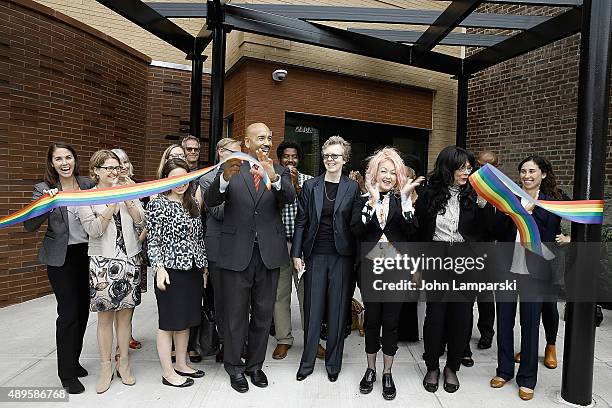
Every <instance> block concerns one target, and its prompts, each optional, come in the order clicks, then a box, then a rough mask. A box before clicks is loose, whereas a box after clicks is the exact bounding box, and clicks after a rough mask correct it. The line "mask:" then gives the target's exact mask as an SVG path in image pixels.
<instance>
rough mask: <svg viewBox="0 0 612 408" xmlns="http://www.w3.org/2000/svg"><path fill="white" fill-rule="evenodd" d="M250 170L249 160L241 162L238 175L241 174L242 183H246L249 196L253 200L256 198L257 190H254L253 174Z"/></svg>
mask: <svg viewBox="0 0 612 408" xmlns="http://www.w3.org/2000/svg"><path fill="white" fill-rule="evenodd" d="M250 170H251V166H250V164H249V162H244V163H242V166H240V175H241V176H242V179H243V180H244V183H245V184H246V185H247V189H248V190H249V193H251V198H252V199H253V201H255V200H256V198H257V192H256V191H255V183H254V182H253V176H252V175H251V172H250ZM260 189H261V186H260Z"/></svg>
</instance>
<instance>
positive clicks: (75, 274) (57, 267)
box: [24, 142, 94, 394]
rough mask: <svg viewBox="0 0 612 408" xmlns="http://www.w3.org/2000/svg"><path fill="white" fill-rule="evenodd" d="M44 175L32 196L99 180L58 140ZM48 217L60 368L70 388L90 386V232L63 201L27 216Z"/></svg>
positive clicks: (32, 227)
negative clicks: (86, 347)
mask: <svg viewBox="0 0 612 408" xmlns="http://www.w3.org/2000/svg"><path fill="white" fill-rule="evenodd" d="M46 157H47V160H46V164H45V176H44V181H43V182H41V183H38V184H36V185H35V186H34V193H33V194H32V201H34V200H37V199H38V198H40V197H41V196H43V195H44V194H49V195H51V196H53V195H55V194H56V193H57V192H58V191H60V190H61V191H76V190H88V189H90V188H92V187H93V186H94V183H93V182H92V181H91V180H90V179H89V178H87V177H81V176H79V159H78V157H77V153H76V151H75V149H74V148H73V147H72V146H70V145H68V144H66V143H60V142H56V143H52V144H51V145H50V146H49V148H48V149H47V155H46ZM45 221H47V231H46V233H45V237H44V238H43V242H42V245H41V246H40V250H39V252H38V260H39V261H40V262H42V263H44V264H46V265H47V275H48V277H49V283H51V288H52V289H53V293H54V294H55V299H56V300H57V321H56V331H55V339H56V340H55V341H56V345H57V373H58V375H59V378H60V380H61V382H62V386H63V387H64V388H66V389H67V390H68V392H69V393H70V394H78V393H81V392H83V391H85V387H83V384H82V383H81V382H80V381H79V379H78V377H85V376H86V375H87V374H88V373H87V370H86V369H85V368H83V366H81V364H80V363H79V357H80V355H81V350H82V348H83V336H84V335H85V328H86V327H87V320H88V318H89V273H88V271H89V258H88V257H87V242H88V237H87V233H86V232H85V230H84V229H83V226H82V225H81V221H80V220H79V217H78V212H77V208H76V207H59V208H56V209H54V210H52V211H50V212H48V213H45V214H43V215H40V216H38V217H34V218H31V219H29V220H27V221H25V222H24V226H25V229H26V230H28V231H36V230H38V228H40V226H41V225H42V224H43V223H44V222H45Z"/></svg>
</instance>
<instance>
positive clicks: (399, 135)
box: [285, 112, 429, 175]
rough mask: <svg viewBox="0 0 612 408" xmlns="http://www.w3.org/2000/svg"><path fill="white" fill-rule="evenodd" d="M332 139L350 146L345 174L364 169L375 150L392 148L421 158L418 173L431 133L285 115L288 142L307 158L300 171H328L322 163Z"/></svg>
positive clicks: (425, 162)
mask: <svg viewBox="0 0 612 408" xmlns="http://www.w3.org/2000/svg"><path fill="white" fill-rule="evenodd" d="M331 136H342V137H343V138H344V139H345V140H347V141H348V142H350V143H351V158H350V161H349V162H348V163H347V164H346V165H345V171H346V173H348V171H350V170H359V171H360V172H361V173H362V174H363V173H364V170H365V159H366V158H367V157H368V156H370V155H371V154H373V153H374V152H375V151H376V150H378V149H380V148H382V147H385V146H393V147H395V148H397V149H398V150H400V151H401V152H403V153H410V154H414V155H416V156H418V157H419V158H420V159H421V163H422V168H421V169H419V174H424V173H425V169H427V146H428V144H429V131H428V130H424V129H417V128H411V127H407V126H397V125H388V124H384V123H374V122H365V121H359V120H352V119H342V118H334V117H328V116H318V115H309V114H305V113H295V112H287V113H285V139H286V140H294V141H296V142H298V143H300V145H301V147H302V150H303V152H304V157H303V159H302V162H301V163H300V166H299V167H300V169H299V170H300V171H301V172H303V173H306V174H312V175H318V174H321V173H322V172H323V171H325V167H324V166H323V163H322V161H321V146H322V145H323V143H325V141H326V140H327V139H329V138H330V137H331Z"/></svg>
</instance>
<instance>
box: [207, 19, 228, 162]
mask: <svg viewBox="0 0 612 408" xmlns="http://www.w3.org/2000/svg"><path fill="white" fill-rule="evenodd" d="M226 35H227V34H226V28H225V27H224V26H223V25H221V24H216V25H215V26H214V27H213V47H212V69H211V98H210V132H209V135H210V136H209V138H208V163H209V164H212V163H214V162H215V154H216V150H217V149H216V147H217V142H218V141H219V140H221V138H222V137H223V136H222V133H223V102H224V98H225V51H226V40H227V37H226Z"/></svg>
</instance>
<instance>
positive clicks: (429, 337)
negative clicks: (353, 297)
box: [415, 146, 491, 393]
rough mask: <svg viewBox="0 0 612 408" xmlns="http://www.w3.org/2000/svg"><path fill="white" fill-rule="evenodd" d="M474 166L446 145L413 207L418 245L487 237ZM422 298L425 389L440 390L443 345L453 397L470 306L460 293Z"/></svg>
mask: <svg viewBox="0 0 612 408" xmlns="http://www.w3.org/2000/svg"><path fill="white" fill-rule="evenodd" d="M475 167H476V160H475V158H474V156H473V155H472V154H471V153H470V152H468V151H466V150H465V149H462V148H461V147H457V146H448V147H446V148H444V149H443V150H442V151H441V152H440V154H439V155H438V158H437V159H436V163H435V167H434V170H433V171H432V173H431V174H430V176H429V178H428V183H427V186H426V187H425V188H424V191H423V192H422V194H421V195H420V196H419V199H418V200H417V202H416V205H415V213H416V217H417V220H418V223H419V228H418V236H419V240H420V241H421V242H431V241H433V242H441V243H446V244H449V245H452V244H454V243H462V242H478V241H482V240H483V239H484V238H485V234H486V232H487V230H486V228H487V222H486V221H485V220H486V217H487V213H486V212H487V211H489V210H490V209H491V207H490V206H487V205H486V201H484V200H482V199H480V198H479V197H477V195H476V192H475V191H474V189H473V188H472V186H471V185H470V183H469V182H468V177H469V176H470V174H471V172H472V170H473V169H474V168H475ZM485 207H487V208H488V209H485ZM489 212H490V211H489ZM449 245H448V246H445V248H446V249H445V250H449V248H451V247H450V246H449ZM449 276H450V277H451V279H453V276H454V277H456V276H457V275H455V274H454V272H450V274H449ZM455 292H457V291H455ZM426 295H427V309H426V315H425V323H424V326H423V340H424V344H425V355H424V356H425V364H426V365H427V373H426V374H425V378H424V379H423V386H424V387H425V389H426V390H427V391H429V392H435V391H436V390H437V389H438V380H439V376H440V366H439V358H440V355H441V354H442V352H443V350H444V344H445V343H447V346H448V354H447V358H446V366H445V367H444V390H445V391H446V392H449V393H453V392H455V391H457V390H458V389H459V379H458V377H457V371H459V368H460V365H461V358H462V357H463V350H464V348H465V342H466V339H467V338H468V333H469V329H470V316H471V313H472V310H471V309H470V305H471V303H469V302H468V301H467V299H468V297H469V296H468V295H467V294H466V296H465V299H460V298H459V299H455V298H454V297H453V296H454V295H459V296H460V295H461V293H453V294H452V295H453V296H451V294H450V293H449V291H446V292H434V291H427V293H426Z"/></svg>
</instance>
